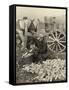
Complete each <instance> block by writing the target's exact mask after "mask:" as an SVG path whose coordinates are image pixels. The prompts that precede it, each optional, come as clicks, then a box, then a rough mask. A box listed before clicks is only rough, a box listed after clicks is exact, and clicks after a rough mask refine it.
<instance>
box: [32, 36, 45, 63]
mask: <svg viewBox="0 0 69 90" xmlns="http://www.w3.org/2000/svg"><path fill="white" fill-rule="evenodd" d="M45 39H46V38H45V37H44V36H43V35H42V34H39V36H38V38H37V39H35V45H36V47H37V49H36V50H34V51H33V53H34V54H33V62H39V61H40V62H42V61H43V60H46V58H47V42H46V40H45Z"/></svg>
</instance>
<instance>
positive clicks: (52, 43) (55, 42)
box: [47, 31, 66, 52]
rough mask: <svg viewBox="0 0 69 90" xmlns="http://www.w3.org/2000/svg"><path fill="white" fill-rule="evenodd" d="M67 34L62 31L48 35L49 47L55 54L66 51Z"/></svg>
mask: <svg viewBox="0 0 69 90" xmlns="http://www.w3.org/2000/svg"><path fill="white" fill-rule="evenodd" d="M65 44H66V38H65V34H64V33H62V32H60V31H52V32H51V33H49V35H48V40H47V45H48V48H49V49H50V50H51V51H53V52H63V51H64V50H65V49H66V46H65Z"/></svg>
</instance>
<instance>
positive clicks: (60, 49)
mask: <svg viewBox="0 0 69 90" xmlns="http://www.w3.org/2000/svg"><path fill="white" fill-rule="evenodd" d="M58 47H59V50H60V51H61V46H60V44H59V43H58Z"/></svg>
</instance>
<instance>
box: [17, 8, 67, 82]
mask: <svg viewBox="0 0 69 90" xmlns="http://www.w3.org/2000/svg"><path fill="white" fill-rule="evenodd" d="M66 22H67V21H66V9H65V8H56V7H54V8H52V7H50V8H49V7H45V8H43V7H37V6H36V7H32V6H31V7H27V6H25V7H23V6H16V83H17V84H21V83H23V84H24V83H41V82H45V83H50V82H64V81H66V80H67V58H66V55H67V36H66V35H67V34H66V33H67V29H66Z"/></svg>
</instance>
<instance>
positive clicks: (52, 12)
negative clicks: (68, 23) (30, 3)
mask: <svg viewBox="0 0 69 90" xmlns="http://www.w3.org/2000/svg"><path fill="white" fill-rule="evenodd" d="M65 14H66V11H65V9H53V8H34V7H33V8H32V7H20V6H17V7H16V19H17V20H18V19H21V18H23V17H24V16H27V17H28V18H31V19H33V18H35V19H37V18H39V19H40V20H41V21H43V20H44V16H47V17H50V16H55V17H57V19H58V20H59V21H62V22H64V21H65Z"/></svg>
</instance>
